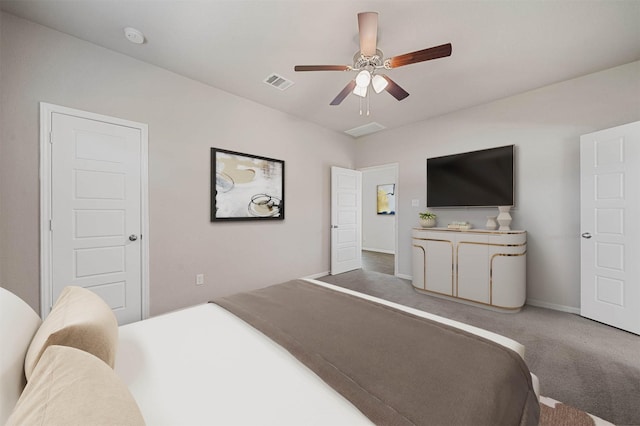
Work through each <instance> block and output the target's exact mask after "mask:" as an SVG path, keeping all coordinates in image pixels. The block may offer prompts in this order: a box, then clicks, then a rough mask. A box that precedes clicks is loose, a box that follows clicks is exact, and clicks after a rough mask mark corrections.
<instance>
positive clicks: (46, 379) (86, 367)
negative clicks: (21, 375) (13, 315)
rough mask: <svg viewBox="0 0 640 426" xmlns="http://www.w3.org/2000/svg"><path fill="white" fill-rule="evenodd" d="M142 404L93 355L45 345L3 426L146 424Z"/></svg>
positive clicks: (110, 370)
mask: <svg viewBox="0 0 640 426" xmlns="http://www.w3.org/2000/svg"><path fill="white" fill-rule="evenodd" d="M144 424H145V423H144V419H143V418H142V414H141V413H140V409H139V408H138V405H137V404H136V401H135V400H134V399H133V396H132V395H131V393H130V392H129V389H127V387H126V386H125V384H124V383H123V382H122V380H120V378H119V377H118V376H117V375H116V373H115V372H114V371H113V370H112V369H111V368H109V366H107V364H105V363H104V362H102V361H101V360H99V359H98V358H96V357H95V356H93V355H91V354H89V353H87V352H84V351H81V350H78V349H74V348H70V347H66V346H49V347H48V348H47V350H46V351H45V353H44V355H42V358H41V360H40V362H39V363H38V366H37V367H36V368H35V370H34V371H33V374H32V376H31V380H29V382H28V383H27V386H26V387H25V389H24V392H23V393H22V396H20V399H19V400H18V403H17V404H16V406H15V408H14V410H13V413H11V416H10V417H9V420H8V422H7V426H14V425H15V426H18V425H19V426H23V425H65V426H72V425H83V426H85V425H105V426H106V425H144Z"/></svg>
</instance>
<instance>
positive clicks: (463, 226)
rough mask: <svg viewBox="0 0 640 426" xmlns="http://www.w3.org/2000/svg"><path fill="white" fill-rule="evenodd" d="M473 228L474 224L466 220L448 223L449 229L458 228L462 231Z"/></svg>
mask: <svg viewBox="0 0 640 426" xmlns="http://www.w3.org/2000/svg"><path fill="white" fill-rule="evenodd" d="M471 228H473V225H471V224H470V223H469V222H465V221H462V222H461V221H454V222H451V223H450V224H448V225H447V229H458V230H461V231H468V230H469V229H471Z"/></svg>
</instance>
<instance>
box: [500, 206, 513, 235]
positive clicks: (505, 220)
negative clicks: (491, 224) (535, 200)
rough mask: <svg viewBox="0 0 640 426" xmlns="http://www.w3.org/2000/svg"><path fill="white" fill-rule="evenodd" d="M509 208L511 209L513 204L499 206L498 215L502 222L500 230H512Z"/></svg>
mask: <svg viewBox="0 0 640 426" xmlns="http://www.w3.org/2000/svg"><path fill="white" fill-rule="evenodd" d="M509 210H511V206H500V207H498V211H499V212H500V213H499V214H498V217H497V221H498V223H499V224H500V228H498V230H500V231H509V230H511V228H510V226H509V225H511V220H512V219H511V215H510V214H509Z"/></svg>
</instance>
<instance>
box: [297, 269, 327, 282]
mask: <svg viewBox="0 0 640 426" xmlns="http://www.w3.org/2000/svg"><path fill="white" fill-rule="evenodd" d="M327 275H329V271H326V272H319V273H317V274H313V275H307V276H306V277H302V278H308V279H310V280H315V279H316V278H320V277H326V276H327Z"/></svg>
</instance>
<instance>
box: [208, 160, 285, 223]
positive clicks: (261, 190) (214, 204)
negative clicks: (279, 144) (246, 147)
mask: <svg viewBox="0 0 640 426" xmlns="http://www.w3.org/2000/svg"><path fill="white" fill-rule="evenodd" d="M283 219H284V161H282V160H275V159H273V158H267V157H259V156H256V155H250V154H243V153H240V152H234V151H227V150H224V149H218V148H211V221H212V222H219V221H233V220H283Z"/></svg>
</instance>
